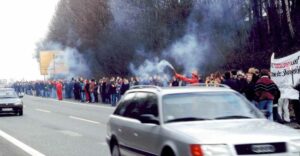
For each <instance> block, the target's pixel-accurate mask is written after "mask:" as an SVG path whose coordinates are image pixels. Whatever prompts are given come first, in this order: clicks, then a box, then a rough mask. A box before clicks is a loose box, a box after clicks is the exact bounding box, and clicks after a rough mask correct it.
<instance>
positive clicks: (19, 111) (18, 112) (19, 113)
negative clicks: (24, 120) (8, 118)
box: [15, 109, 23, 116]
mask: <svg viewBox="0 0 300 156" xmlns="http://www.w3.org/2000/svg"><path fill="white" fill-rule="evenodd" d="M15 114H16V115H17V116H22V115H23V109H19V110H17V111H16V113H15Z"/></svg>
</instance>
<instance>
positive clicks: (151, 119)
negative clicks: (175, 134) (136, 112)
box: [139, 114, 159, 125]
mask: <svg viewBox="0 0 300 156" xmlns="http://www.w3.org/2000/svg"><path fill="white" fill-rule="evenodd" d="M139 119H140V121H141V123H145V124H146V123H148V124H155V125H159V120H158V118H157V117H155V116H154V115H152V114H143V115H141V116H140V118H139Z"/></svg>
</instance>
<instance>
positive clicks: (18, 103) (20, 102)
mask: <svg viewBox="0 0 300 156" xmlns="http://www.w3.org/2000/svg"><path fill="white" fill-rule="evenodd" d="M22 104H23V102H22V101H18V102H16V103H15V105H22Z"/></svg>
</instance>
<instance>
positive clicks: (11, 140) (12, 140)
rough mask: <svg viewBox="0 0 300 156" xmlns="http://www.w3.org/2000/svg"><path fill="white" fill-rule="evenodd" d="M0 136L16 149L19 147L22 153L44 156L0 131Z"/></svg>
mask: <svg viewBox="0 0 300 156" xmlns="http://www.w3.org/2000/svg"><path fill="white" fill-rule="evenodd" d="M0 136H1V137H3V138H4V139H6V140H8V141H9V142H11V143H12V144H14V145H16V146H17V147H19V148H20V149H22V150H23V151H25V152H26V153H28V154H29V155H33V156H45V154H42V153H40V152H39V151H37V150H35V149H33V148H31V147H29V146H28V145H26V144H24V143H22V142H21V141H19V140H17V139H16V138H14V137H12V136H10V135H8V134H7V133H5V132H3V131H2V130H0Z"/></svg>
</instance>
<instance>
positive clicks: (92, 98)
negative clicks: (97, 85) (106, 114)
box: [91, 93, 95, 102]
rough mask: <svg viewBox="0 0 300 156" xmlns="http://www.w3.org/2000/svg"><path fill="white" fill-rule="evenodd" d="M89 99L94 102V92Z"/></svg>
mask: <svg viewBox="0 0 300 156" xmlns="http://www.w3.org/2000/svg"><path fill="white" fill-rule="evenodd" d="M91 101H92V102H95V94H94V93H91Z"/></svg>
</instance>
